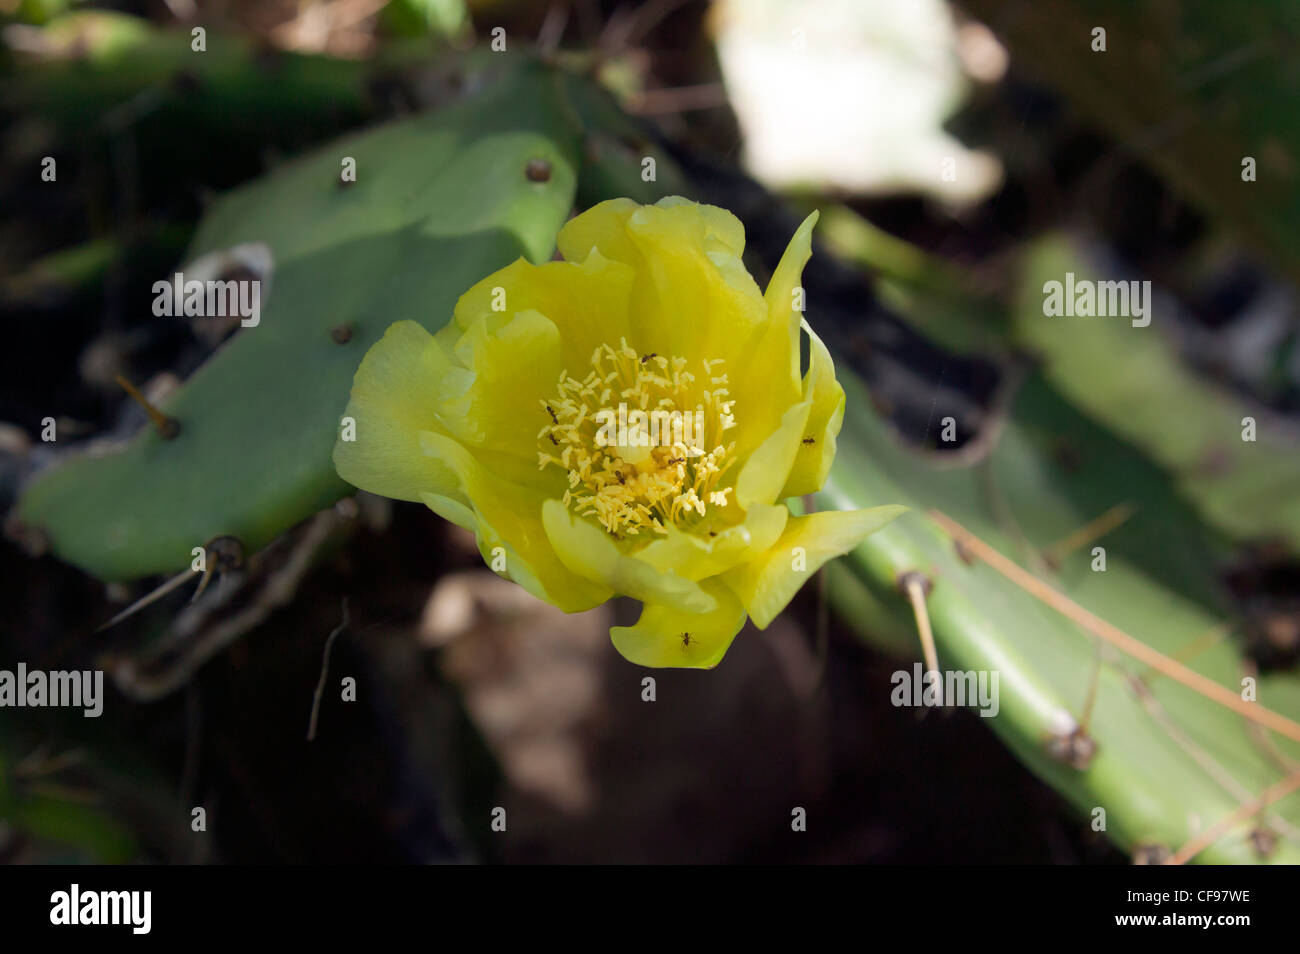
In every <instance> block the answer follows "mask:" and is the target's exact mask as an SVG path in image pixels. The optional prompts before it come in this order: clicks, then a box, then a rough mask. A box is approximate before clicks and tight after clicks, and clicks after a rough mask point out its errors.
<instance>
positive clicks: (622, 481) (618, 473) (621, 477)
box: [614, 470, 627, 484]
mask: <svg viewBox="0 0 1300 954" xmlns="http://www.w3.org/2000/svg"><path fill="white" fill-rule="evenodd" d="M614 476H615V477H617V478H618V482H619V483H620V484H625V483H627V476H626V475H625V474H624V473H623V472H622V471H621V470H616V471H614Z"/></svg>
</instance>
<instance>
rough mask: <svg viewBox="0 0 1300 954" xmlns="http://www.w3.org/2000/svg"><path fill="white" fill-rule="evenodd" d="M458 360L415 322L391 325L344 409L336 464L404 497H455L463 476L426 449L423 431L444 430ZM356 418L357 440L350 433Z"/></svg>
mask: <svg viewBox="0 0 1300 954" xmlns="http://www.w3.org/2000/svg"><path fill="white" fill-rule="evenodd" d="M449 370H450V362H449V361H448V358H447V356H446V355H445V354H444V353H443V351H442V349H441V348H440V347H439V346H438V344H437V343H436V342H435V341H434V339H433V336H432V335H431V334H429V332H427V331H425V330H424V328H422V327H421V326H420V325H418V324H417V323H415V322H414V321H399V322H396V323H395V324H393V325H392V326H391V327H389V329H388V331H387V332H385V333H384V337H383V338H381V339H380V340H379V341H378V342H376V343H375V345H374V346H373V347H372V348H371V349H370V350H369V351H367V352H366V356H365V358H363V359H362V361H361V366H360V367H359V368H357V373H356V375H355V376H354V378H353V381H352V397H351V399H350V400H349V401H348V406H347V409H346V410H345V411H344V412H343V415H342V417H343V421H342V425H341V427H340V438H339V440H338V441H337V442H336V443H335V445H334V466H335V468H336V469H337V470H338V472H339V476H340V477H342V478H343V479H344V480H346V481H347V482H348V483H350V484H352V485H354V486H356V487H360V488H361V489H362V490H368V491H370V492H371V493H373V494H379V495H381V496H384V497H392V498H394V499H396V500H417V501H418V500H420V495H421V494H423V493H427V492H440V493H444V494H448V493H449V494H451V495H453V496H454V494H455V486H456V480H455V477H454V475H452V474H451V473H450V472H449V471H448V470H447V468H446V467H445V466H443V465H442V464H441V463H439V462H438V461H437V460H435V459H433V458H431V457H429V456H427V455H426V454H425V453H424V452H423V451H422V450H421V449H420V436H419V435H420V432H421V431H424V430H429V429H437V428H438V426H439V424H438V419H437V414H436V408H437V406H438V402H439V398H440V394H439V381H440V380H442V379H443V378H444V376H445V375H446V374H447V373H448V372H449ZM349 418H350V419H351V420H352V422H354V429H355V437H356V440H354V441H349V440H346V439H345V438H346V437H348V436H349V435H350V434H351V433H352V431H353V427H351V426H349V425H348V422H347V419H349Z"/></svg>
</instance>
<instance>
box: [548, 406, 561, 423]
mask: <svg viewBox="0 0 1300 954" xmlns="http://www.w3.org/2000/svg"><path fill="white" fill-rule="evenodd" d="M546 413H547V414H549V415H551V422H552V423H554V424H559V423H560V419H559V418H558V417H556V416H555V411H554V410H553V409H552V408H551V406H550V405H549V404H548V405H546Z"/></svg>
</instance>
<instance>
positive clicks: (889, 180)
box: [712, 0, 1006, 204]
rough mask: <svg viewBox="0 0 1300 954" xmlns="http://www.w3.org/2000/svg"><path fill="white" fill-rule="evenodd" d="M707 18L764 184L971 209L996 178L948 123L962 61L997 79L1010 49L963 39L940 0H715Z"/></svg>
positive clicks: (750, 156) (962, 88)
mask: <svg viewBox="0 0 1300 954" xmlns="http://www.w3.org/2000/svg"><path fill="white" fill-rule="evenodd" d="M712 22H713V28H714V37H715V42H716V43H717V48H718V56H719V59H720V60H721V63H722V71H723V75H724V78H725V80H726V84H727V89H728V93H729V95H730V98H731V102H732V106H733V108H734V109H735V111H736V115H737V118H738V119H739V121H740V126H741V130H742V132H743V134H744V137H745V163H746V165H747V167H748V168H749V171H750V172H751V173H752V174H753V175H754V176H755V177H756V178H758V179H760V180H761V181H763V182H764V183H766V184H768V185H769V186H773V187H776V188H780V187H786V186H813V187H821V188H830V189H836V190H844V191H849V192H856V193H872V194H881V193H892V192H921V193H924V194H926V195H929V196H932V197H934V198H936V199H939V200H940V201H943V202H946V203H950V204H964V203H968V202H973V201H977V200H979V199H981V198H983V197H985V196H987V195H989V194H990V193H991V192H992V191H993V190H994V189H996V188H997V187H998V185H999V183H1000V182H1001V180H1002V166H1001V163H999V162H998V160H997V159H996V158H995V157H993V156H991V155H989V154H987V153H983V152H976V151H971V150H968V149H966V148H965V147H964V146H962V144H961V143H959V142H958V141H957V140H955V139H953V138H952V137H951V136H949V135H948V134H947V133H946V132H945V131H944V130H943V129H942V123H943V122H944V120H946V119H947V118H948V117H949V116H951V115H952V114H953V113H954V112H955V111H956V110H957V108H958V107H959V106H960V105H961V103H962V101H963V99H964V98H965V95H966V92H967V90H968V88H969V80H968V75H967V73H966V72H964V71H963V66H966V67H967V69H970V72H971V73H973V74H974V75H975V76H976V77H977V78H979V79H981V80H990V79H995V78H997V77H998V76H1000V75H1001V71H1002V69H1004V68H1005V62H1006V54H1005V51H1004V50H1002V49H1001V47H1000V45H999V44H998V42H997V40H996V39H995V38H994V37H993V35H992V34H991V33H989V32H988V31H987V30H983V31H982V32H981V31H980V30H976V31H974V32H973V33H972V32H970V31H967V32H966V33H965V35H964V36H963V35H961V34H960V33H959V31H958V28H957V25H956V23H955V22H954V19H953V14H952V11H951V10H950V9H949V7H948V5H947V3H946V2H945V0H906V2H900V0H802V2H800V3H789V2H787V0H714V5H713V17H712ZM990 44H991V45H990Z"/></svg>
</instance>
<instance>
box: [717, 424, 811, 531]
mask: <svg viewBox="0 0 1300 954" xmlns="http://www.w3.org/2000/svg"><path fill="white" fill-rule="evenodd" d="M811 410H812V402H811V401H801V402H800V403H798V404H796V405H794V406H793V407H791V408H789V409H788V410H787V411H786V412H785V414H783V415H782V416H781V425H780V426H779V427H778V428H777V429H776V430H775V431H773V432H772V433H771V434H769V435H768V437H767V439H766V440H764V441H763V443H762V444H760V445H759V447H758V449H757V450H755V451H754V452H753V453H752V454H750V456H749V459H748V460H747V461H745V463H744V466H742V467H741V468H740V475H739V476H738V477H737V478H736V503H738V504H740V506H741V507H743V508H744V509H745V510H749V508H750V507H752V506H755V505H756V504H770V503H775V502H776V501H777V500H780V499H781V498H780V497H778V496H777V495H778V494H779V493H780V492H781V488H782V487H784V486H785V482H786V478H787V477H788V476H789V474H790V468H791V467H793V466H794V460H795V455H796V454H798V453H799V447H800V442H801V441H802V440H803V435H804V427H805V426H806V425H807V423H808V413H809V411H811Z"/></svg>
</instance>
